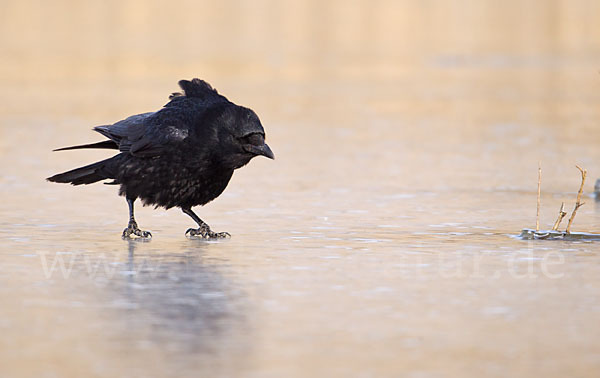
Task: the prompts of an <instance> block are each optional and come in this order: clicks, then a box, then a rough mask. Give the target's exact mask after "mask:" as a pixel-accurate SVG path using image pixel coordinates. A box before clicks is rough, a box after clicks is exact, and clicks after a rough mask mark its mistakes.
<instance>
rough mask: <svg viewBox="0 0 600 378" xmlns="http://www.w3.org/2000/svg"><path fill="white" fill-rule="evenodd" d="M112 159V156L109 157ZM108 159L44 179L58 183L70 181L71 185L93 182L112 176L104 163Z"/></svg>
mask: <svg viewBox="0 0 600 378" xmlns="http://www.w3.org/2000/svg"><path fill="white" fill-rule="evenodd" d="M111 159H112V158H111ZM109 160H110V159H106V160H102V161H99V162H97V163H93V164H90V165H86V166H85V167H81V168H76V169H73V170H70V171H67V172H63V173H59V174H56V175H54V176H52V177H48V178H47V179H46V180H48V181H52V182H59V183H65V184H66V183H70V184H71V185H82V184H92V183H94V182H97V181H100V180H105V179H109V178H112V177H111V176H112V175H111V174H110V173H109V171H108V169H107V168H106V163H107V162H108V161H109Z"/></svg>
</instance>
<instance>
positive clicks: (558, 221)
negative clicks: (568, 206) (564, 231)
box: [552, 202, 567, 231]
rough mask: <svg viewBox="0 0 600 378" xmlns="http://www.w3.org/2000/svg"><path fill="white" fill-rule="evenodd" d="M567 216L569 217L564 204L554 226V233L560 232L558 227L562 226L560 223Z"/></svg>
mask: <svg viewBox="0 0 600 378" xmlns="http://www.w3.org/2000/svg"><path fill="white" fill-rule="evenodd" d="M565 215H567V212H566V211H565V203H564V202H563V203H562V204H561V205H560V210H559V211H558V218H556V222H554V226H552V230H553V231H558V226H560V222H562V220H563V218H564V217H565Z"/></svg>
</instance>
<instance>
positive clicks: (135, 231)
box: [122, 221, 152, 239]
mask: <svg viewBox="0 0 600 378" xmlns="http://www.w3.org/2000/svg"><path fill="white" fill-rule="evenodd" d="M136 236H137V237H140V238H144V239H150V238H152V234H151V233H150V231H143V230H140V229H139V228H138V225H137V223H136V222H135V221H133V222H129V224H128V225H127V228H126V229H124V230H123V236H122V238H123V239H127V238H134V237H136Z"/></svg>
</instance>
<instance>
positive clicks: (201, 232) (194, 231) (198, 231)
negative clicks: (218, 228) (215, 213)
mask: <svg viewBox="0 0 600 378" xmlns="http://www.w3.org/2000/svg"><path fill="white" fill-rule="evenodd" d="M185 235H186V236H189V237H194V236H199V237H201V238H203V239H223V238H230V237H231V235H230V234H229V232H214V231H213V230H211V229H210V227H208V225H202V226H201V227H199V228H188V230H187V231H186V232H185Z"/></svg>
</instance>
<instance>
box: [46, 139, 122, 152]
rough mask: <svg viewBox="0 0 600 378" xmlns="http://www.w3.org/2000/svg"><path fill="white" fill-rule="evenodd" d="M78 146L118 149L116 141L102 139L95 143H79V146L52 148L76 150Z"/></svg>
mask: <svg viewBox="0 0 600 378" xmlns="http://www.w3.org/2000/svg"><path fill="white" fill-rule="evenodd" d="M80 148H107V149H112V150H118V149H119V145H117V143H115V142H114V141H112V140H104V141H102V142H97V143H90V144H81V145H79V146H71V147H63V148H57V149H56V150H53V151H67V150H77V149H80Z"/></svg>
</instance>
